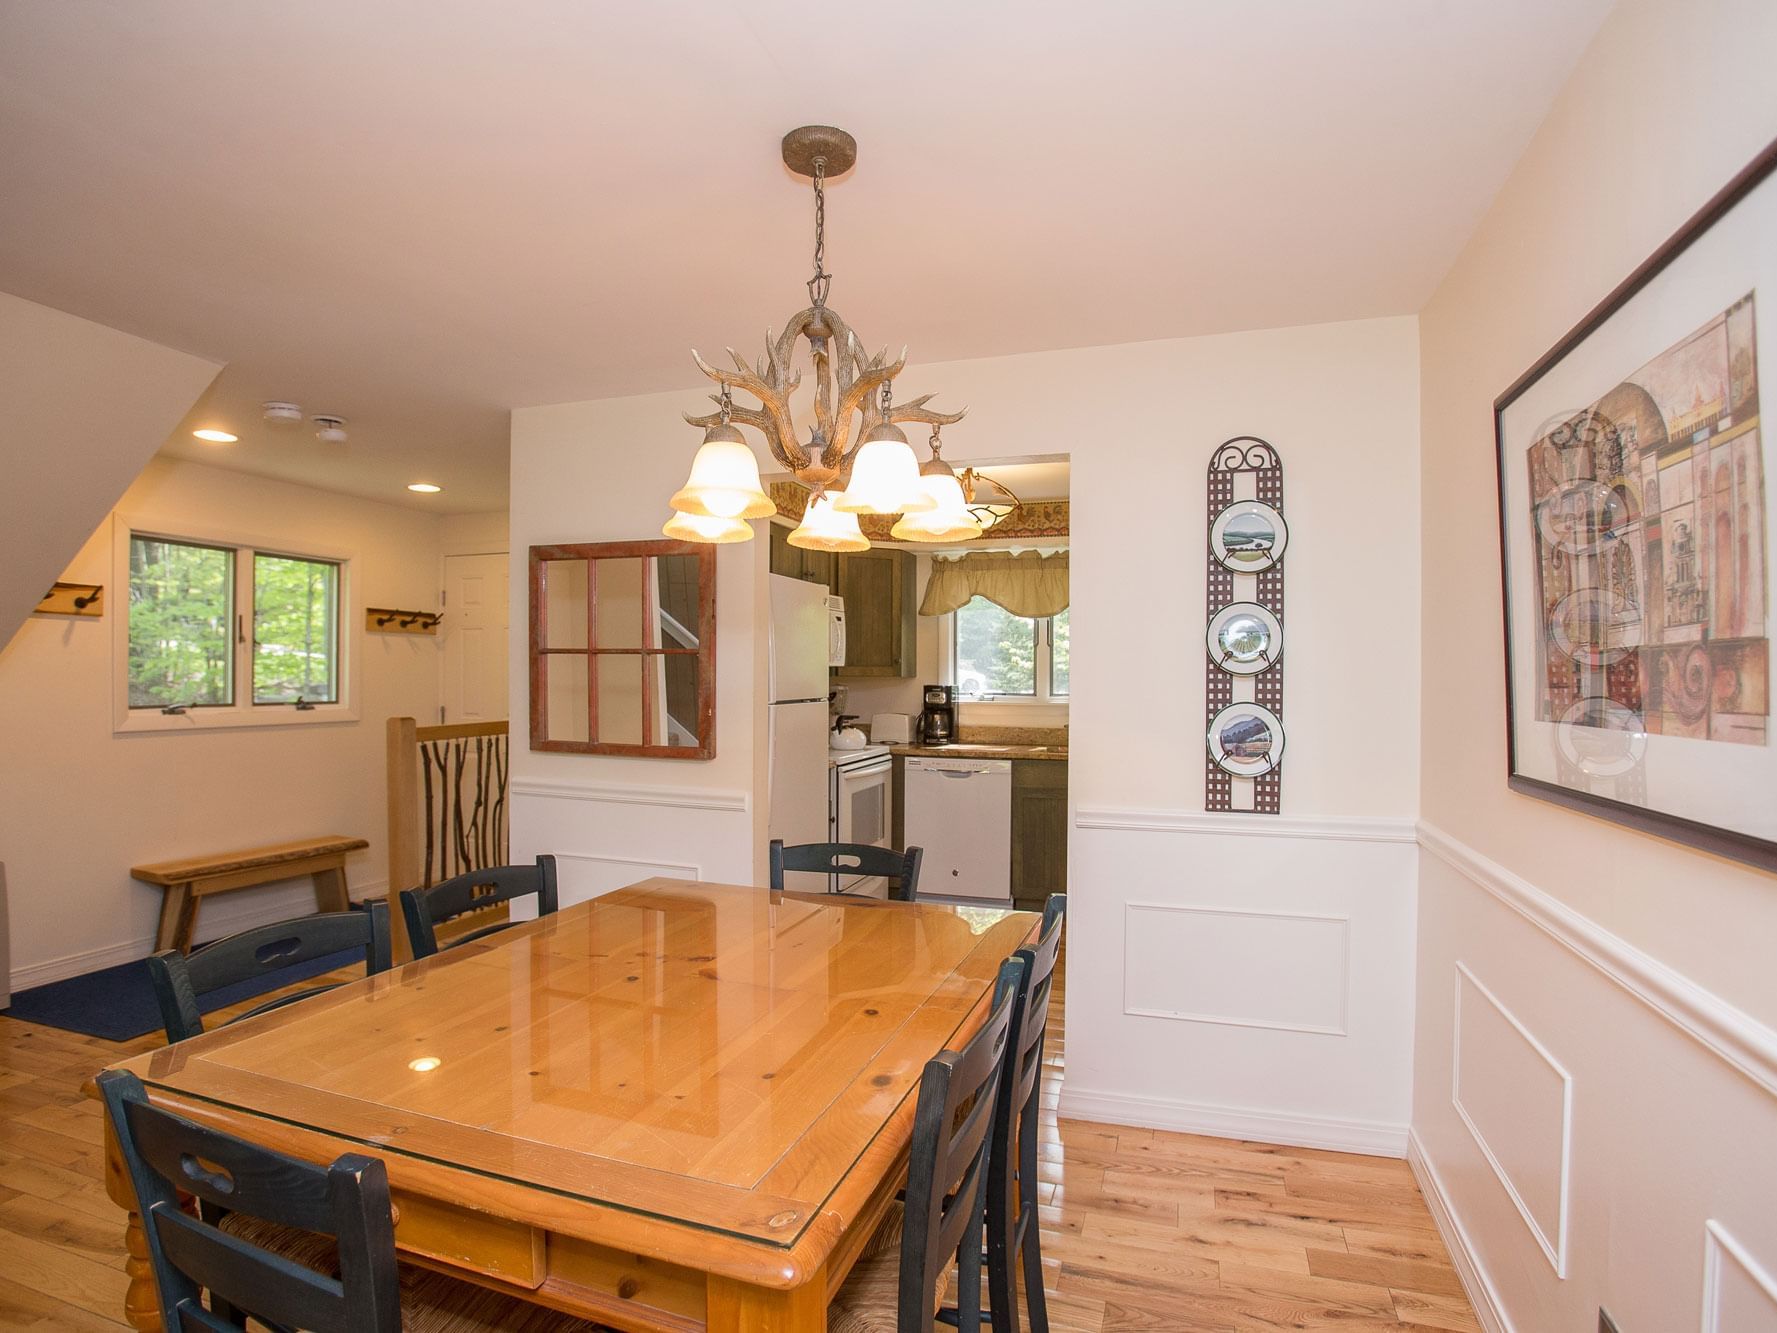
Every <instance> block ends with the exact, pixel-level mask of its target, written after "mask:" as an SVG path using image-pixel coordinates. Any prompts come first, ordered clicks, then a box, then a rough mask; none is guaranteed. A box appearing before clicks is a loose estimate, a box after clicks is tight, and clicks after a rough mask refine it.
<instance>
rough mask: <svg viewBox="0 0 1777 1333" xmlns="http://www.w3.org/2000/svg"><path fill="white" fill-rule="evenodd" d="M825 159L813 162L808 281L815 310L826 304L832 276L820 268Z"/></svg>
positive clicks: (824, 221) (824, 218)
mask: <svg viewBox="0 0 1777 1333" xmlns="http://www.w3.org/2000/svg"><path fill="white" fill-rule="evenodd" d="M826 181H827V159H826V158H824V157H817V158H816V159H815V160H814V276H813V277H812V278H810V279H809V280H808V300H809V304H811V305H813V306H814V307H815V308H816V309H819V308H820V307H822V306H824V305H826V304H827V289H828V288H829V287H831V286H832V285H833V275H832V274H831V273H829V272H827V270H826V269H825V268H824V267H822V265H823V263H824V262H825V260H826V258H827V188H826Z"/></svg>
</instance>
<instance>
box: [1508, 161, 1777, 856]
mask: <svg viewBox="0 0 1777 1333" xmlns="http://www.w3.org/2000/svg"><path fill="white" fill-rule="evenodd" d="M1773 171H1777V141H1773V142H1772V143H1770V144H1768V145H1766V147H1765V148H1764V149H1763V150H1762V151H1761V152H1760V153H1759V154H1758V156H1757V157H1756V158H1754V159H1753V161H1752V162H1751V163H1749V164H1748V165H1747V166H1746V167H1745V168H1744V169H1743V170H1742V171H1741V172H1740V173H1739V174H1738V175H1736V176H1735V177H1734V178H1733V180H1731V181H1729V182H1728V184H1727V185H1726V186H1724V187H1723V188H1722V189H1721V190H1720V191H1719V192H1718V193H1717V194H1716V195H1715V196H1714V197H1713V198H1711V199H1710V200H1709V201H1708V202H1707V203H1706V204H1704V205H1703V207H1702V208H1701V209H1699V210H1698V211H1697V212H1696V213H1695V214H1694V215H1693V216H1692V217H1691V218H1690V219H1689V220H1687V221H1686V222H1685V223H1684V224H1683V226H1681V227H1680V228H1679V229H1678V230H1677V232H1675V233H1674V234H1673V235H1672V236H1671V237H1670V238H1669V239H1668V240H1667V241H1666V242H1665V243H1664V244H1662V245H1661V246H1660V247H1659V249H1657V250H1656V251H1655V252H1654V253H1653V254H1652V255H1650V256H1649V257H1648V258H1647V259H1646V260H1645V261H1643V263H1642V264H1641V265H1640V266H1639V267H1637V268H1636V269H1635V271H1634V272H1633V273H1631V274H1630V275H1629V276H1628V277H1627V278H1626V279H1624V280H1623V282H1622V283H1620V284H1619V285H1618V286H1617V287H1616V288H1615V289H1614V290H1613V291H1612V292H1611V293H1610V294H1609V295H1608V296H1606V297H1605V298H1604V299H1603V300H1602V301H1600V302H1599V303H1598V304H1597V305H1596V306H1595V307H1593V309H1592V310H1591V311H1589V312H1588V313H1587V314H1586V316H1585V317H1584V318H1583V319H1581V320H1580V321H1579V323H1578V324H1576V325H1575V326H1574V327H1573V328H1572V329H1571V330H1570V331H1569V332H1568V333H1567V334H1566V335H1565V336H1564V337H1563V338H1562V339H1561V340H1560V341H1559V342H1557V343H1556V344H1555V345H1554V346H1553V347H1551V348H1550V349H1549V350H1548V351H1547V352H1545V353H1544V354H1543V355H1542V356H1541V357H1540V358H1538V360H1537V361H1536V363H1535V364H1534V365H1532V366H1531V367H1530V368H1529V369H1528V370H1526V371H1525V372H1524V373H1523V374H1522V375H1520V376H1519V377H1518V378H1517V379H1516V380H1515V381H1513V383H1512V384H1511V386H1510V387H1509V388H1507V389H1506V390H1505V391H1504V392H1503V393H1501V394H1500V395H1499V396H1498V397H1497V398H1496V399H1495V400H1494V403H1493V428H1494V448H1495V464H1496V468H1497V480H1498V503H1499V542H1500V591H1501V599H1502V612H1503V625H1502V629H1503V646H1504V665H1505V686H1506V716H1505V722H1506V780H1507V785H1508V787H1509V788H1510V789H1511V790H1512V791H1515V792H1519V793H1522V794H1524V795H1528V796H1533V797H1537V798H1539V799H1542V800H1545V801H1549V802H1552V803H1553V804H1556V805H1560V806H1565V807H1567V808H1569V809H1573V810H1578V811H1581V812H1583V813H1586V814H1590V815H1594V816H1597V817H1599V818H1603V819H1606V820H1610V821H1612V822H1614V823H1617V824H1621V825H1624V826H1627V827H1629V828H1633V829H1637V830H1639V831H1641V832H1643V833H1649V834H1652V835H1654V836H1657V837H1661V838H1665V839H1669V840H1671V841H1673V842H1677V843H1681V844H1684V845H1687V846H1690V847H1695V848H1698V849H1701V850H1703V851H1706V852H1710V853H1713V854H1715V855H1718V856H1722V857H1726V858H1729V859H1732V860H1734V861H1738V862H1742V863H1745V864H1747V865H1751V866H1756V867H1758V868H1760V869H1763V870H1767V871H1774V872H1777V840H1772V839H1767V838H1763V837H1760V836H1757V835H1756V834H1753V833H1748V832H1745V831H1742V830H1740V829H1736V828H1727V827H1721V826H1718V825H1715V824H1711V823H1709V822H1707V821H1705V820H1700V819H1696V818H1691V817H1687V816H1686V815H1682V814H1678V813H1673V812H1671V811H1669V810H1662V809H1657V808H1653V807H1651V806H1649V805H1646V804H1635V803H1633V802H1630V801H1624V800H1619V799H1615V798H1613V797H1609V796H1602V795H1599V794H1597V793H1595V792H1592V791H1586V790H1578V789H1576V788H1573V787H1569V786H1564V785H1562V784H1561V783H1559V782H1554V781H1549V780H1546V779H1543V778H1539V777H1535V776H1531V775H1529V774H1527V773H1525V772H1524V771H1523V767H1522V765H1521V764H1520V762H1519V761H1520V754H1519V734H1520V733H1519V726H1518V723H1519V712H1520V703H1521V701H1520V700H1518V699H1517V697H1516V685H1515V682H1516V676H1515V671H1514V648H1515V645H1514V642H1513V607H1514V604H1515V602H1514V587H1513V583H1514V569H1513V561H1512V541H1511V529H1512V525H1513V524H1514V523H1523V522H1524V521H1525V518H1526V515H1525V514H1523V513H1517V514H1515V513H1514V512H1513V498H1512V495H1511V493H1510V487H1509V485H1508V468H1509V467H1520V466H1523V465H1524V463H1525V460H1524V459H1523V458H1522V457H1519V458H1508V457H1507V448H1508V445H1507V426H1506V414H1507V412H1508V410H1509V409H1511V408H1512V406H1513V405H1514V404H1515V403H1518V402H1519V400H1520V399H1522V398H1523V397H1524V395H1525V394H1526V393H1528V392H1529V391H1530V390H1532V389H1533V388H1534V387H1535V386H1537V385H1538V384H1539V383H1540V382H1541V381H1542V380H1543V379H1544V377H1545V376H1547V375H1549V374H1550V373H1551V372H1552V371H1554V370H1556V368H1558V367H1560V366H1561V365H1562V364H1563V363H1564V362H1565V361H1566V360H1567V358H1568V357H1569V356H1571V355H1572V354H1573V353H1574V352H1575V351H1576V350H1577V349H1580V348H1581V347H1583V346H1584V345H1585V344H1587V343H1588V341H1589V340H1591V339H1592V338H1593V337H1594V336H1595V335H1597V334H1598V333H1599V332H1600V330H1603V329H1605V328H1606V326H1607V325H1609V324H1610V323H1611V321H1612V320H1613V319H1614V318H1615V317H1616V316H1617V315H1618V313H1619V312H1620V311H1622V310H1623V308H1624V307H1625V306H1626V305H1627V304H1628V303H1629V302H1630V301H1631V300H1633V299H1634V298H1635V297H1636V296H1637V295H1638V294H1640V293H1641V292H1642V291H1643V290H1644V289H1646V288H1647V287H1648V286H1649V284H1650V283H1652V282H1653V281H1654V280H1655V279H1656V278H1658V277H1660V276H1661V275H1662V274H1663V273H1665V272H1666V271H1667V270H1668V269H1669V268H1670V267H1671V266H1672V265H1673V264H1674V263H1675V262H1677V261H1678V260H1679V259H1680V258H1681V257H1683V256H1684V255H1685V254H1686V252H1687V251H1689V250H1690V248H1691V247H1692V246H1693V245H1694V244H1696V243H1697V242H1698V241H1699V240H1700V239H1701V238H1703V237H1704V236H1705V235H1706V234H1707V233H1709V232H1710V231H1711V230H1712V229H1713V228H1714V227H1715V226H1716V225H1717V224H1719V223H1720V222H1722V221H1723V219H1725V218H1727V217H1728V216H1729V215H1730V214H1732V213H1733V212H1734V210H1735V209H1736V208H1738V207H1740V206H1741V205H1742V203H1744V202H1745V200H1746V199H1747V197H1748V196H1749V195H1751V194H1752V193H1753V192H1754V191H1755V190H1757V189H1758V188H1759V187H1760V186H1761V185H1763V184H1764V183H1765V181H1766V180H1767V179H1768V178H1769V177H1770V176H1771V175H1772V173H1773ZM1760 300H1761V302H1770V303H1772V304H1773V306H1774V308H1777V290H1771V291H1769V292H1768V293H1761V294H1760ZM1672 332H1674V333H1676V334H1684V333H1687V332H1689V330H1684V329H1678V330H1673V331H1672ZM1766 345H1767V346H1770V345H1771V344H1770V343H1769V342H1767V344H1766ZM1625 373H1632V371H1630V370H1629V368H1627V367H1626V368H1625ZM1763 434H1764V432H1763V430H1762V429H1761V430H1760V437H1761V439H1762V437H1763ZM1767 448H1768V446H1767ZM1766 462H1767V463H1768V462H1769V460H1768V459H1767V460H1766ZM1762 481H1763V496H1764V502H1763V503H1764V509H1763V531H1764V534H1765V537H1764V540H1765V541H1766V542H1767V543H1768V542H1769V541H1770V540H1771V535H1772V518H1773V514H1772V508H1773V498H1774V493H1777V477H1773V476H1772V475H1771V472H1770V470H1769V468H1768V467H1767V468H1766V470H1765V471H1764V472H1763V474H1762ZM1765 559H1766V560H1767V567H1768V562H1769V548H1768V547H1767V548H1766V551H1765ZM1518 576H1519V578H1520V579H1522V578H1523V577H1524V574H1523V571H1522V570H1520V571H1518ZM1523 592H1524V589H1523V588H1522V587H1520V588H1519V589H1518V595H1520V596H1521V595H1522V594H1523ZM1771 592H1772V590H1771V589H1770V587H1769V585H1768V584H1767V585H1766V586H1765V588H1764V594H1765V596H1766V598H1767V602H1766V611H1765V628H1764V632H1765V635H1766V638H1767V641H1768V640H1769V639H1770V637H1771V634H1770V628H1769V621H1770V614H1771V611H1772V610H1773V609H1777V608H1773V607H1772V606H1771V603H1770V601H1769V598H1770V596H1771ZM1769 661H1770V659H1769V657H1768V656H1767V657H1766V662H1767V663H1768V664H1769ZM1766 681H1767V685H1766V689H1767V699H1768V698H1769V696H1770V686H1771V684H1772V683H1774V682H1772V681H1771V678H1770V673H1769V669H1768V668H1767V676H1766ZM1545 720H1546V719H1545ZM1770 722H1771V717H1770V712H1769V706H1768V703H1767V713H1766V723H1765V726H1766V731H1765V736H1766V739H1765V744H1766V745H1767V746H1771V745H1777V735H1773V734H1772V733H1771V730H1770ZM1769 795H1770V800H1771V801H1772V803H1773V804H1774V805H1777V787H1773V788H1772V789H1771V791H1770V794H1769Z"/></svg>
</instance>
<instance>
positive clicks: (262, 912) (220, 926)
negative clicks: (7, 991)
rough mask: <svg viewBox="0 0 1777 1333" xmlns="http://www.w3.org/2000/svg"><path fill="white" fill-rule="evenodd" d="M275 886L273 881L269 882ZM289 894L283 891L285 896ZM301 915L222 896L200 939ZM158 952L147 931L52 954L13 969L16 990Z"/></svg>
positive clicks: (277, 904)
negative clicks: (135, 936) (115, 941)
mask: <svg viewBox="0 0 1777 1333" xmlns="http://www.w3.org/2000/svg"><path fill="white" fill-rule="evenodd" d="M290 884H291V886H292V887H293V888H295V887H300V888H301V890H302V891H303V893H304V895H305V898H306V901H307V902H308V903H309V904H310V906H309V910H310V911H313V910H314V908H313V905H312V904H313V902H314V897H313V891H312V890H311V889H309V887H308V885H307V884H306V882H302V881H294V880H293V881H291V882H290ZM267 887H268V888H269V887H271V886H270V885H268V886H267ZM388 890H389V882H388V880H386V879H383V880H375V881H372V882H370V883H367V884H357V883H354V884H353V885H352V886H351V893H352V897H353V898H354V899H357V900H362V899H365V898H373V897H380V896H382V895H383V894H385V893H387V892H388ZM286 896H287V895H285V894H279V895H278V898H279V899H280V900H281V899H285V898H286ZM296 915H300V911H299V910H298V911H293V910H291V905H290V903H289V902H287V901H270V900H260V901H253V900H252V899H244V900H238V901H229V900H228V899H221V900H220V901H217V902H212V903H206V904H205V906H204V909H203V912H202V914H201V915H200V917H199V919H198V920H199V924H200V925H201V926H202V927H203V937H202V938H201V939H200V940H199V941H198V943H200V944H202V943H206V942H207V941H209V940H212V939H219V938H221V937H222V936H224V935H233V934H235V933H236V932H237V931H242V930H251V929H252V928H253V927H254V926H263V925H267V924H269V923H271V922H273V921H287V920H289V919H290V918H291V917H292V916H296ZM153 952H154V936H152V935H147V936H144V937H142V938H140V939H134V940H125V941H124V942H123V943H121V944H107V945H104V946H102V947H100V948H97V949H85V950H82V951H81V952H79V953H70V954H64V955H62V956H61V957H60V958H49V959H46V960H44V961H43V962H41V963H30V964H27V965H26V966H23V967H15V968H13V969H12V993H13V994H14V995H17V994H18V993H19V992H20V991H22V990H29V989H30V988H31V987H33V986H44V985H47V984H49V983H50V982H52V981H66V980H67V979H68V978H69V977H79V976H84V975H86V974H87V973H88V972H97V971H98V970H99V969H100V968H105V967H116V966H117V964H119V963H132V962H134V961H135V960H136V959H138V958H146V957H148V955H149V954H151V953H153Z"/></svg>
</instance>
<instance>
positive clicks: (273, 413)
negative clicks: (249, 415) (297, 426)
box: [260, 402, 302, 423]
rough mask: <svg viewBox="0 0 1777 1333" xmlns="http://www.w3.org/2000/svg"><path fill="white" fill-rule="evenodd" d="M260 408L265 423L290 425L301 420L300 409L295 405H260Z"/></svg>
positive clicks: (276, 403) (281, 403)
mask: <svg viewBox="0 0 1777 1333" xmlns="http://www.w3.org/2000/svg"><path fill="white" fill-rule="evenodd" d="M260 407H261V409H263V410H264V412H265V419H266V420H267V421H272V422H283V423H290V422H296V421H301V420H302V408H301V407H299V406H298V405H297V404H295V403H283V402H270V403H261V404H260Z"/></svg>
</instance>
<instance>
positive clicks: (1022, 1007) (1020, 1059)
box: [1000, 893, 1067, 1115]
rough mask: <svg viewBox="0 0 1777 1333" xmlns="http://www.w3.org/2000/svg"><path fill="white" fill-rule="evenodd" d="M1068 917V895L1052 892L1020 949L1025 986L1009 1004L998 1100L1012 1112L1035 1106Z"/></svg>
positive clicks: (1009, 1112)
mask: <svg viewBox="0 0 1777 1333" xmlns="http://www.w3.org/2000/svg"><path fill="white" fill-rule="evenodd" d="M1066 918H1067V895H1066V894H1065V893H1052V894H1050V895H1049V900H1048V901H1047V902H1046V903H1044V904H1043V924H1042V926H1041V928H1040V929H1039V930H1038V931H1037V942H1036V944H1034V945H1032V946H1030V947H1027V948H1023V949H1020V950H1019V951H1018V953H1017V955H1016V956H1017V957H1019V958H1022V959H1024V985H1023V986H1022V987H1020V988H1019V991H1018V996H1017V999H1016V1000H1015V1001H1014V1002H1013V1006H1012V1044H1011V1046H1010V1047H1009V1049H1008V1053H1007V1057H1006V1068H1007V1079H1006V1082H1005V1083H1004V1084H1002V1085H1001V1087H1000V1100H1001V1101H1002V1102H1003V1103H1004V1105H1005V1107H1006V1110H1007V1113H1008V1114H1009V1115H1015V1114H1017V1112H1018V1111H1020V1110H1022V1109H1023V1108H1024V1107H1025V1106H1026V1105H1034V1104H1035V1100H1036V1094H1037V1083H1038V1081H1039V1077H1040V1075H1041V1074H1042V1071H1043V1039H1044V1037H1046V1036H1047V1035H1048V1032H1049V992H1050V991H1051V990H1052V989H1054V985H1055V960H1056V957H1057V955H1059V954H1060V952H1061V927H1062V923H1063V921H1065V920H1066Z"/></svg>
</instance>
